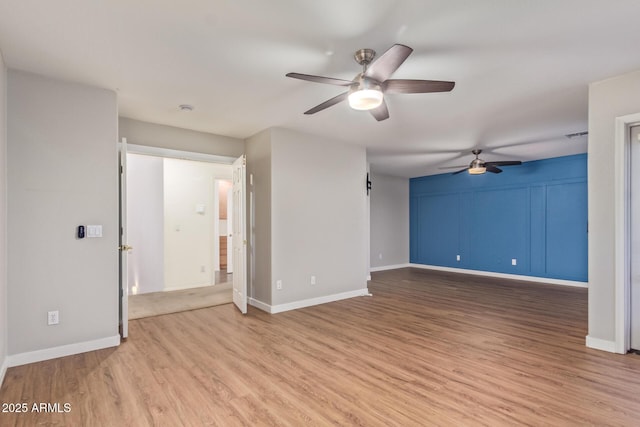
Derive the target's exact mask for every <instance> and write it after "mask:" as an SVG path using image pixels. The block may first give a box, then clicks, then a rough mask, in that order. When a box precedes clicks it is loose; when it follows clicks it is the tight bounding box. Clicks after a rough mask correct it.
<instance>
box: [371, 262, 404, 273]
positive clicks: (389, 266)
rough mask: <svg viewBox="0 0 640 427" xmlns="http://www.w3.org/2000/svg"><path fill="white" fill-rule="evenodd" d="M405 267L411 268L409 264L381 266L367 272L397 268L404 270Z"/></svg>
mask: <svg viewBox="0 0 640 427" xmlns="http://www.w3.org/2000/svg"><path fill="white" fill-rule="evenodd" d="M406 267H411V264H394V265H383V266H381V267H371V269H370V270H369V271H371V272H372V273H373V272H375V271H385V270H397V269H398V268H406Z"/></svg>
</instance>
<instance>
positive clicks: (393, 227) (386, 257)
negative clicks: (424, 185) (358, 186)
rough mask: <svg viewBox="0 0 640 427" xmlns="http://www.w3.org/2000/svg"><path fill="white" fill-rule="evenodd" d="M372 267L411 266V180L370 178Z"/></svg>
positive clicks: (377, 176)
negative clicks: (409, 264)
mask: <svg viewBox="0 0 640 427" xmlns="http://www.w3.org/2000/svg"><path fill="white" fill-rule="evenodd" d="M371 182H372V189H371V195H370V201H371V208H370V212H371V213H370V215H371V216H370V218H371V261H370V262H371V267H372V268H376V267H385V266H394V265H402V264H408V263H409V180H408V179H406V178H398V177H393V176H388V175H381V174H376V173H373V174H371Z"/></svg>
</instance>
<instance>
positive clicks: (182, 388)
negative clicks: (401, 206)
mask: <svg viewBox="0 0 640 427" xmlns="http://www.w3.org/2000/svg"><path fill="white" fill-rule="evenodd" d="M370 291H371V292H372V293H373V296H372V297H360V298H353V299H350V300H345V301H339V302H335V303H330V304H324V305H320V306H315V307H310V308H306V309H300V310H296V311H290V312H286V313H281V314H277V315H269V314H267V313H264V312H261V311H259V310H257V309H254V308H250V309H249V313H248V314H247V315H246V316H244V317H243V316H242V315H241V314H240V313H239V312H238V311H237V310H236V309H235V308H234V306H233V305H224V306H218V307H212V308H207V309H202V310H195V311H189V312H184V313H177V314H171V315H166V316H159V317H155V318H151V319H140V320H135V321H132V322H131V324H130V338H129V340H128V341H127V342H126V343H124V344H123V345H121V346H120V347H118V348H115V349H106V350H101V351H96V352H91V353H86V354H81V355H76V356H71V357H65V358H61V359H56V360H51V361H46V362H41V363H35V364H31V365H26V366H21V367H16V368H10V369H9V370H8V371H7V375H6V379H5V383H4V385H3V386H2V389H1V390H0V401H1V402H29V403H31V402H60V403H61V404H62V403H70V404H71V412H69V413H65V414H42V413H27V414H6V413H3V414H0V425H2V426H11V425H20V426H34V425H41V424H42V425H68V426H102V425H106V426H124V425H131V426H145V425H163V426H182V425H184V426H200V425H221V426H234V425H249V426H257V425H290V426H303V425H304V426H307V425H361V426H394V425H397V426H414V425H416V426H418V425H419V426H424V425H442V426H459V425H489V426H500V425H506V426H513V425H534V426H541V425H551V426H564V425H576V426H583V425H598V426H605V425H617V426H634V425H638V423H639V420H640V356H637V355H633V354H629V355H616V354H609V353H605V352H600V351H597V350H592V349H588V348H586V347H585V346H584V340H585V335H586V333H587V292H586V289H581V288H570V287H562V286H552V285H539V284H532V283H526V282H514V281H508V280H501V279H490V278H482V277H473V276H462V275H456V274H451V273H442V272H429V271H426V270H417V269H401V270H396V271H388V272H379V273H374V274H373V281H372V282H370Z"/></svg>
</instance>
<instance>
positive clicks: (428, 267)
mask: <svg viewBox="0 0 640 427" xmlns="http://www.w3.org/2000/svg"><path fill="white" fill-rule="evenodd" d="M407 267H414V268H422V269H425V270H438V271H448V272H450V273H461V274H473V275H475V276H487V277H498V278H501V279H512V280H522V281H526V282H537V283H546V284H551V285H562V286H574V287H577V288H588V287H589V283H587V282H578V281H574V280H562V279H550V278H548V277H536V276H522V275H519V274H507V273H495V272H493V271H481V270H466V269H464V268H453V267H440V266H438V265H426V264H408V265H407Z"/></svg>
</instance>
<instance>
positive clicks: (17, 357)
mask: <svg viewBox="0 0 640 427" xmlns="http://www.w3.org/2000/svg"><path fill="white" fill-rule="evenodd" d="M119 345H120V335H114V336H111V337H107V338H101V339H98V340H93V341H84V342H79V343H74V344H68V345H61V346H59V347H51V348H45V349H42V350H36V351H29V352H26V353H18V354H11V355H9V356H8V357H7V359H8V361H7V366H8V367H12V366H20V365H26V364H28V363H34V362H41V361H43V360H49V359H57V358H58V357H64V356H71V355H73V354H79V353H86V352H87V351H94V350H101V349H103V348H109V347H117V346H119Z"/></svg>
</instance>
